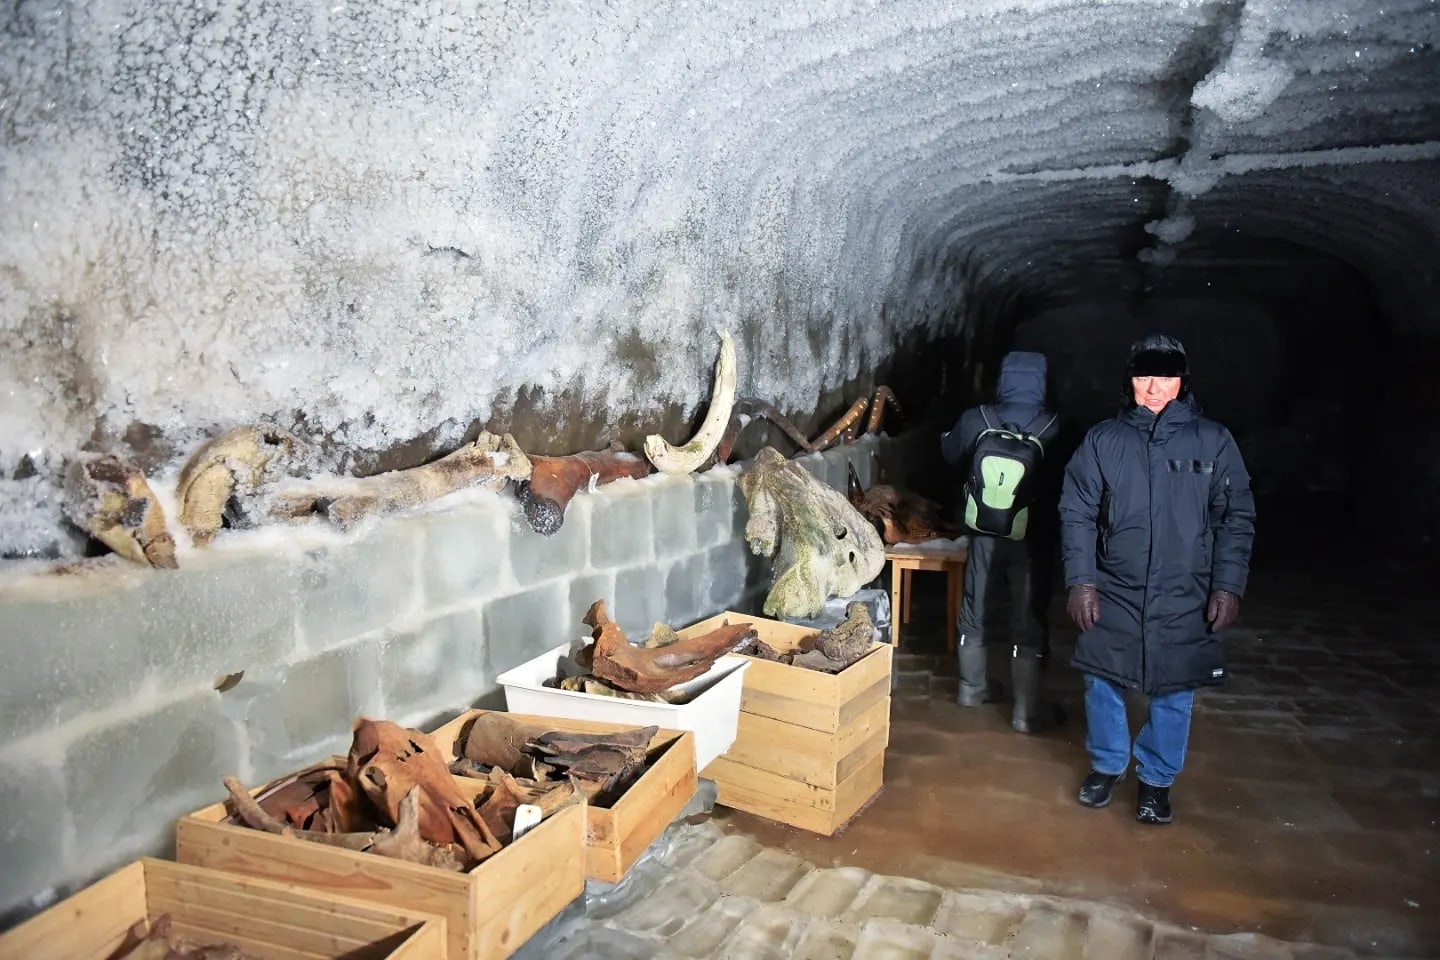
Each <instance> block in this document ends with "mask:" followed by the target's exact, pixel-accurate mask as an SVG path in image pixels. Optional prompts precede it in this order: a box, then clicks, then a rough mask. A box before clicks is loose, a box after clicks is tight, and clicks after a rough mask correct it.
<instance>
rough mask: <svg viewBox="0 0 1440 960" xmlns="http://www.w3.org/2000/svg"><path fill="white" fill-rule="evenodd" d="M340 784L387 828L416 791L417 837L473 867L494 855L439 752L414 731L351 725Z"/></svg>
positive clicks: (383, 724) (384, 723) (364, 722)
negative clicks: (362, 798)
mask: <svg viewBox="0 0 1440 960" xmlns="http://www.w3.org/2000/svg"><path fill="white" fill-rule="evenodd" d="M346 779H347V780H349V781H350V782H351V783H355V784H358V785H359V787H360V789H361V790H363V791H364V792H365V795H366V796H367V797H369V799H370V802H371V804H372V805H373V806H374V807H375V808H376V809H377V810H379V811H380V812H381V813H382V814H383V815H384V816H385V817H387V818H388V819H389V822H390V823H397V822H398V819H399V815H400V805H401V803H402V802H403V801H404V800H405V798H406V796H407V795H408V794H409V793H410V791H411V789H412V788H413V787H419V788H420V800H419V804H420V824H419V830H420V836H421V837H423V838H424V839H426V840H428V841H429V842H430V843H435V844H440V845H445V844H450V843H458V844H459V845H460V846H461V847H463V848H464V849H465V852H466V853H467V854H468V855H469V856H470V857H471V858H473V859H474V860H476V861H480V860H484V859H486V858H487V857H489V856H490V855H491V854H494V853H496V852H497V851H498V847H497V846H496V845H495V844H494V842H493V839H494V838H493V836H492V837H489V838H487V837H486V836H485V834H484V831H483V830H482V828H481V825H480V817H479V815H478V814H477V813H476V811H475V808H474V807H473V806H471V804H470V802H469V801H468V800H467V799H466V798H465V797H464V796H462V795H461V793H460V791H459V790H458V789H457V788H456V786H455V781H454V779H452V778H451V776H450V771H449V769H448V767H447V765H446V763H445V761H444V759H443V755H442V754H441V752H440V749H439V747H437V746H436V744H435V741H433V740H432V739H430V737H429V736H428V735H427V734H424V733H421V732H420V731H419V730H407V729H405V728H404V727H402V726H400V725H399V724H396V723H392V722H391V721H388V720H368V719H363V718H362V719H361V720H359V721H357V722H356V724H355V734H354V739H353V742H352V743H351V746H350V757H349V763H348V766H347V767H346Z"/></svg>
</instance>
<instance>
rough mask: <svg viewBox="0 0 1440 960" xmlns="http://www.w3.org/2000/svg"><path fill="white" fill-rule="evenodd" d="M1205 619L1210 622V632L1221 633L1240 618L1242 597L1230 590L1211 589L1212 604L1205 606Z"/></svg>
mask: <svg viewBox="0 0 1440 960" xmlns="http://www.w3.org/2000/svg"><path fill="white" fill-rule="evenodd" d="M1205 619H1206V620H1208V621H1209V622H1210V632H1211V633H1219V632H1220V631H1221V630H1226V629H1228V628H1230V627H1233V626H1234V625H1235V621H1236V620H1239V619H1240V598H1239V597H1237V596H1235V594H1233V593H1231V592H1230V591H1229V590H1211V591H1210V604H1209V606H1207V607H1206V608H1205Z"/></svg>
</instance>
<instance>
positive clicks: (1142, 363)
mask: <svg viewBox="0 0 1440 960" xmlns="http://www.w3.org/2000/svg"><path fill="white" fill-rule="evenodd" d="M1127 369H1128V371H1129V373H1130V376H1132V377H1188V376H1190V363H1189V360H1188V359H1187V358H1186V356H1185V345H1184V344H1182V343H1181V342H1180V341H1179V340H1176V339H1175V338H1174V337H1169V336H1166V335H1164V334H1161V333H1156V334H1151V335H1150V336H1148V337H1145V338H1144V339H1142V340H1136V341H1135V342H1134V343H1132V344H1131V345H1130V363H1129V364H1128V366H1127Z"/></svg>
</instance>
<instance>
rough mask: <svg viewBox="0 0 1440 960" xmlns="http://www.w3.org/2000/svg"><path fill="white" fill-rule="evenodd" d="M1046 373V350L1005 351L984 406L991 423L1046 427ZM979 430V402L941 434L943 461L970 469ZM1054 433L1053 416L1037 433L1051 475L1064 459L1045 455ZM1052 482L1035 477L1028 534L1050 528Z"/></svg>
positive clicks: (981, 426) (1043, 532) (1056, 425)
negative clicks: (990, 397) (990, 400)
mask: <svg viewBox="0 0 1440 960" xmlns="http://www.w3.org/2000/svg"><path fill="white" fill-rule="evenodd" d="M1045 374H1046V362H1045V354H1043V353H1029V352H1025V351H1019V350H1014V351H1011V352H1010V353H1007V354H1005V357H1004V359H1002V360H1001V361H1000V376H999V379H998V381H997V382H996V384H995V402H994V403H993V404H987V405H986V406H987V408H988V412H989V415H990V423H991V424H992V425H993V426H999V425H1000V424H1001V423H1009V424H1012V425H1014V426H1017V427H1022V428H1023V427H1031V426H1033V427H1034V428H1035V429H1037V430H1038V429H1040V428H1041V427H1043V426H1045V422H1046V421H1047V420H1050V418H1051V412H1050V411H1049V410H1047V409H1046V408H1045ZM984 429H985V418H984V417H983V416H982V415H981V413H980V407H971V408H970V409H969V410H966V411H965V412H964V413H962V414H960V419H959V420H957V421H955V426H954V428H953V429H951V430H950V432H949V433H946V434H944V435H942V436H941V438H940V452H941V454H942V455H943V456H944V458H945V462H946V463H948V464H950V465H951V466H953V467H956V468H958V470H959V471H960V473H961V475H962V476H963V475H965V474H966V473H968V471H969V467H970V452H971V450H972V448H973V447H974V446H975V438H976V437H978V436H980V431H982V430H984ZM1059 434H1060V421H1059V420H1058V419H1056V420H1055V421H1054V422H1053V423H1051V424H1050V426H1049V427H1047V428H1046V429H1045V430H1043V431H1041V433H1040V435H1039V439H1040V443H1041V445H1043V446H1044V448H1045V451H1046V457H1045V463H1044V465H1042V471H1043V473H1045V474H1047V475H1054V477H1055V478H1057V479H1058V476H1059V471H1060V467H1062V466H1063V465H1064V464H1063V462H1062V463H1055V458H1054V457H1052V456H1050V452H1051V451H1050V448H1051V446H1052V444H1053V443H1054V441H1055V439H1056V438H1057V437H1058V436H1059ZM1052 486H1058V483H1049V482H1046V478H1044V477H1042V478H1040V482H1039V484H1038V485H1037V488H1036V498H1035V505H1034V507H1033V508H1032V509H1031V511H1030V515H1031V519H1030V524H1031V526H1030V530H1031V533H1029V534H1027V539H1033V538H1035V537H1036V535H1037V533H1038V534H1039V535H1040V536H1042V537H1043V536H1045V535H1046V533H1047V531H1048V530H1049V528H1051V527H1053V526H1054V519H1053V515H1054V513H1055V508H1054V501H1055V498H1056V497H1057V496H1058V490H1056V491H1055V493H1054V494H1053V495H1052V494H1049V493H1048V491H1049V490H1050V488H1051V487H1052ZM1047 501H1048V502H1047Z"/></svg>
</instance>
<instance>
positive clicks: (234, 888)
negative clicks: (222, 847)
mask: <svg viewBox="0 0 1440 960" xmlns="http://www.w3.org/2000/svg"><path fill="white" fill-rule="evenodd" d="M227 893H228V899H227ZM162 915H169V917H170V921H171V925H172V930H173V931H174V933H176V934H177V935H182V936H186V937H189V938H191V939H193V940H195V941H196V942H197V943H202V944H215V943H221V942H223V943H230V944H234V945H235V946H238V947H240V948H241V949H244V950H247V951H249V952H251V953H254V954H255V955H256V956H257V957H260V958H262V960H340V958H342V957H343V958H344V960H422V958H423V960H434V958H437V957H440V956H442V955H443V954H442V952H441V950H442V949H443V938H442V935H441V934H442V924H440V923H439V922H437V921H436V920H435V919H434V918H433V917H427V916H425V915H424V914H420V913H414V912H410V911H397V910H390V911H385V910H379V909H376V908H374V907H371V906H369V905H367V904H361V903H358V902H356V901H353V900H345V899H343V898H337V897H335V896H333V895H331V894H327V893H324V892H321V891H316V890H307V889H304V888H299V887H294V886H291V885H289V884H275V883H266V882H264V881H257V880H253V879H250V878H245V877H240V876H237V875H234V874H227V873H222V872H218V871H210V870H207V869H205V868H202V867H196V866H193V865H188V864H179V863H171V862H169V861H164V860H155V859H150V858H145V859H142V860H137V861H135V862H134V863H131V864H128V865H127V866H125V867H123V868H121V869H120V870H117V871H116V872H114V873H112V874H110V875H109V876H108V877H105V878H103V879H101V880H99V881H97V882H96V883H93V884H91V885H90V886H89V887H86V888H85V889H83V890H80V891H78V892H77V893H75V894H74V895H73V896H71V897H69V898H67V899H66V900H64V901H62V902H61V903H59V904H56V905H55V906H53V907H51V908H50V909H49V910H46V911H45V912H43V913H41V914H39V915H38V916H35V917H32V918H31V919H30V920H28V921H26V922H25V923H22V924H20V925H19V926H17V927H16V928H15V929H14V930H11V931H9V932H8V933H6V934H4V935H0V957H12V956H13V957H36V958H42V957H43V958H45V960H96V958H103V957H107V956H110V955H111V954H113V953H114V952H115V951H116V950H117V949H118V948H119V947H120V945H121V944H122V943H124V942H125V939H126V936H127V934H128V933H129V931H130V930H131V929H132V928H133V927H134V926H135V924H136V923H138V922H140V921H146V922H147V923H151V924H153V923H154V922H155V921H156V920H158V919H159V918H160V917H161V916H162Z"/></svg>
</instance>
